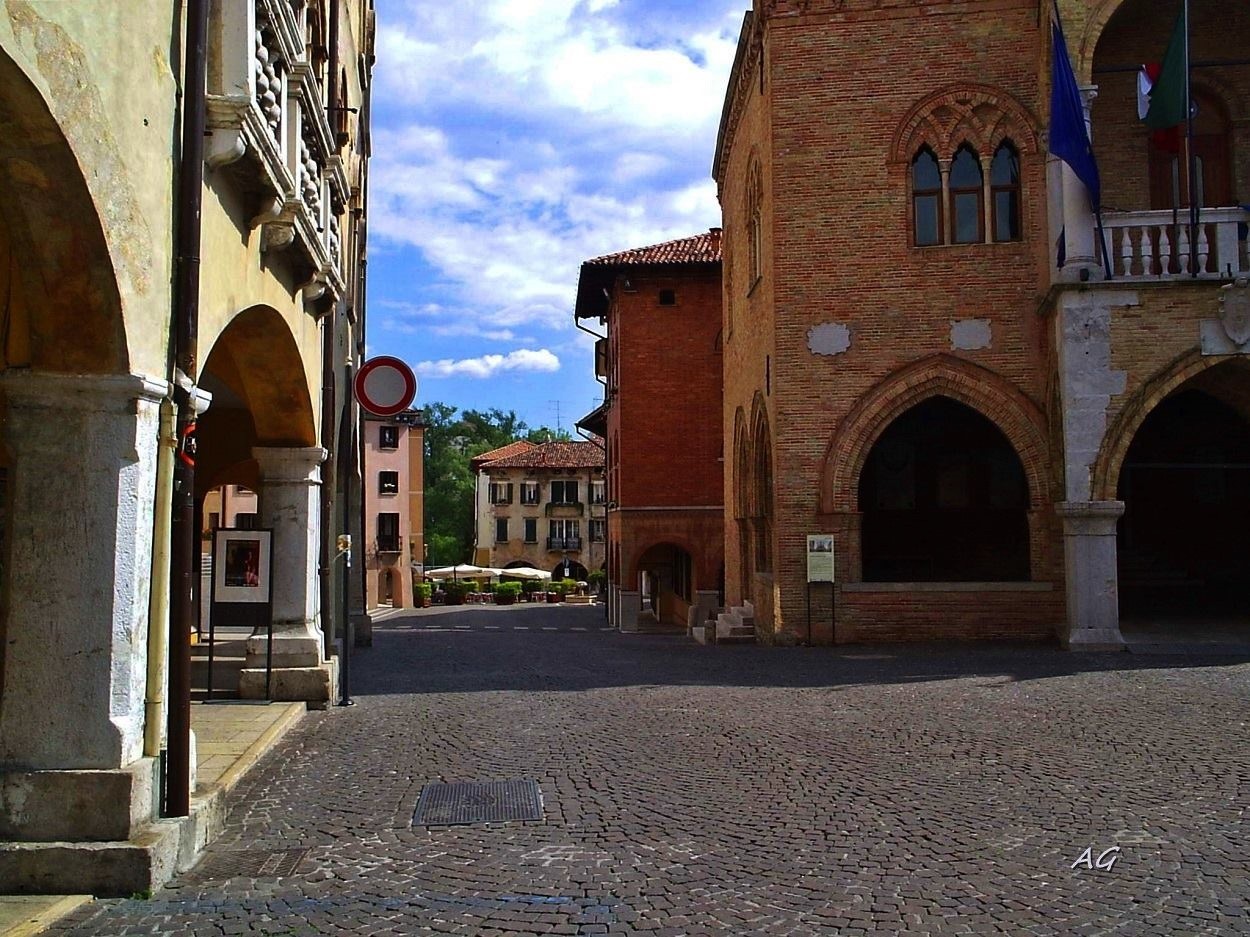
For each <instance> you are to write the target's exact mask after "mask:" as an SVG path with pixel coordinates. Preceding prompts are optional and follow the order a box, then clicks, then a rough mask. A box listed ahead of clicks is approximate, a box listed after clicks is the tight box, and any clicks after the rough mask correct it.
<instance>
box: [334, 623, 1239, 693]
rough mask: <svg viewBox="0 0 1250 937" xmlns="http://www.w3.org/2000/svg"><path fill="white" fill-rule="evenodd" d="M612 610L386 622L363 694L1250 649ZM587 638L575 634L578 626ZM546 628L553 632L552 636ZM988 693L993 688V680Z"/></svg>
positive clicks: (939, 672) (1161, 657) (1038, 663)
mask: <svg viewBox="0 0 1250 937" xmlns="http://www.w3.org/2000/svg"><path fill="white" fill-rule="evenodd" d="M603 624H604V622H603V607H602V606H590V607H562V606H542V605H534V606H526V605H521V606H513V607H511V608H496V607H493V606H482V607H473V606H468V607H451V608H431V609H421V610H414V611H408V612H406V613H402V614H399V615H395V616H393V617H390V618H388V619H387V620H386V621H383V622H380V623H379V624H378V625H377V626H376V629H375V634H374V645H373V647H372V648H362V649H357V651H356V655H355V656H354V657H353V667H354V668H355V669H354V671H353V692H354V693H355V694H356V695H360V696H369V695H383V694H394V693H475V692H492V691H509V690H530V691H532V690H542V691H549V692H579V691H584V690H592V689H599V688H606V687H628V686H657V687H659V686H737V687H777V688H787V687H789V688H805V687H806V688H811V687H826V688H828V689H830V690H836V689H838V688H839V687H844V686H856V685H867V684H906V683H922V682H929V681H934V680H957V679H964V678H969V677H983V678H995V677H997V678H1001V680H1000V681H999V685H1008V684H1011V683H1016V682H1019V681H1026V680H1045V679H1050V678H1055V677H1065V676H1071V675H1074V674H1078V673H1091V672H1107V673H1116V672H1132V671H1153V670H1173V669H1184V668H1193V667H1229V666H1234V665H1238V664H1242V663H1246V662H1250V648H1247V647H1245V646H1242V647H1240V648H1236V649H1233V650H1229V649H1228V648H1204V647H1203V646H1201V645H1184V646H1178V647H1177V648H1176V652H1175V653H1167V654H1158V653H1155V654H1148V655H1146V654H1133V653H1127V652H1126V653H1102V654H1083V653H1074V652H1070V651H1065V650H1063V649H1062V648H1060V647H1059V645H1058V644H1057V643H1050V642H1046V643H1028V642H1019V643H1016V642H942V643H912V644H888V645H839V646H838V647H811V648H805V647H793V648H781V647H764V646H752V645H734V646H710V647H706V646H702V645H698V644H695V643H694V642H693V641H692V640H690V639H689V638H686V637H684V636H676V637H674V636H665V635H630V634H620V633H618V632H616V631H611V630H604V628H603ZM575 628H576V629H585V630H573V629H575ZM544 629H546V630H544ZM982 685H985V684H982Z"/></svg>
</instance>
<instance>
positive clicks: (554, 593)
mask: <svg viewBox="0 0 1250 937" xmlns="http://www.w3.org/2000/svg"><path fill="white" fill-rule="evenodd" d="M568 591H569V587H568V586H567V585H565V584H564V581H563V580H559V581H557V580H552V582H551V584H550V585H549V586H547V601H548V602H563V601H564V597H565V596H566V595H567V594H568Z"/></svg>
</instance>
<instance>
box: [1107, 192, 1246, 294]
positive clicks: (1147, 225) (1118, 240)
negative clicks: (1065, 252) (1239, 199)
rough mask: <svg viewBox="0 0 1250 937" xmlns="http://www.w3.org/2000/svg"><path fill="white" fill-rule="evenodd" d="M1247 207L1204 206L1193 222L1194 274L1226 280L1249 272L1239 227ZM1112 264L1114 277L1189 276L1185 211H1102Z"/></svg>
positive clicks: (1187, 218) (1241, 229)
mask: <svg viewBox="0 0 1250 937" xmlns="http://www.w3.org/2000/svg"><path fill="white" fill-rule="evenodd" d="M1247 222H1250V212H1246V211H1245V210H1244V209H1242V208H1204V209H1203V210H1202V213H1201V215H1200V218H1199V225H1198V251H1197V254H1198V257H1197V260H1198V263H1197V267H1198V277H1199V278H1201V279H1220V278H1224V279H1228V278H1230V277H1233V276H1237V275H1239V274H1244V273H1246V272H1250V258H1248V257H1247V254H1246V240H1245V231H1246V224H1247ZM1103 224H1104V227H1105V229H1106V243H1107V249H1108V251H1109V252H1110V254H1111V262H1112V268H1113V270H1114V271H1115V276H1116V279H1120V280H1167V279H1169V278H1177V279H1179V278H1182V277H1192V276H1193V272H1194V271H1193V267H1192V257H1191V250H1190V228H1189V213H1188V211H1187V210H1181V211H1180V212H1179V213H1176V214H1174V213H1173V212H1171V211H1136V212H1107V213H1105V215H1104V216H1103Z"/></svg>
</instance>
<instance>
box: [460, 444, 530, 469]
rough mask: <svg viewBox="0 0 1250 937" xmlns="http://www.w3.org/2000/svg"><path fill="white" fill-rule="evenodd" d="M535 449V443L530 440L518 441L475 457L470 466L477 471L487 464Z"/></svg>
mask: <svg viewBox="0 0 1250 937" xmlns="http://www.w3.org/2000/svg"><path fill="white" fill-rule="evenodd" d="M533 448H535V446H534V443H532V442H530V441H529V440H528V439H518V440H517V441H516V442H510V443H508V445H506V446H500V447H499V448H498V449H492V450H491V451H490V452H483V453H482V454H481V455H476V456H474V457H473V459H472V460H471V462H470V464H471V465H472V466H473V468H475V469H476V468H479V467H480V466H482V465H485V464H486V463H487V462H494V461H495V460H496V459H506V458H508V457H509V456H514V455H519V454H520V453H522V452H528V451H529V450H530V449H533Z"/></svg>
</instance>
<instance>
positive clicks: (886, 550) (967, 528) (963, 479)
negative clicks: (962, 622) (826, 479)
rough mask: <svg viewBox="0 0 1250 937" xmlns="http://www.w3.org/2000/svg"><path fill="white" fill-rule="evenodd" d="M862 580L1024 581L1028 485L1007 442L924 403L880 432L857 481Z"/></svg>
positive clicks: (961, 408) (945, 401)
mask: <svg viewBox="0 0 1250 937" xmlns="http://www.w3.org/2000/svg"><path fill="white" fill-rule="evenodd" d="M859 504H860V509H861V511H862V512H863V541H862V556H863V578H864V580H865V581H867V582H996V581H998V582H1001V581H1015V582H1020V581H1026V580H1028V579H1029V527H1028V514H1027V511H1028V504H1029V492H1028V483H1027V481H1026V478H1025V473H1024V468H1023V466H1022V465H1021V462H1020V459H1019V457H1018V456H1017V455H1016V453H1015V451H1014V450H1013V449H1012V447H1011V444H1010V443H1009V442H1008V440H1007V437H1006V436H1004V435H1003V433H1002V432H1001V431H1000V430H999V429H998V427H996V426H995V425H994V424H993V423H991V422H990V421H989V420H988V419H986V418H985V417H984V416H982V415H981V414H980V413H978V412H977V411H976V410H974V409H972V408H971V407H968V406H966V405H964V404H962V403H959V402H957V401H955V400H952V399H950V398H949V397H940V396H939V397H931V398H929V399H928V400H925V401H923V402H922V403H919V404H917V405H916V406H914V407H912V408H911V409H909V410H907V411H906V412H904V413H903V414H902V415H901V416H899V417H898V418H897V419H896V420H895V421H894V422H893V423H891V424H890V426H889V427H888V428H887V429H886V430H885V432H884V433H882V434H881V437H880V438H879V439H878V440H877V442H876V444H875V445H874V446H873V448H872V450H871V451H870V452H869V454H868V457H867V459H866V461H865V463H864V470H863V473H862V474H861V475H860V481H859Z"/></svg>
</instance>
